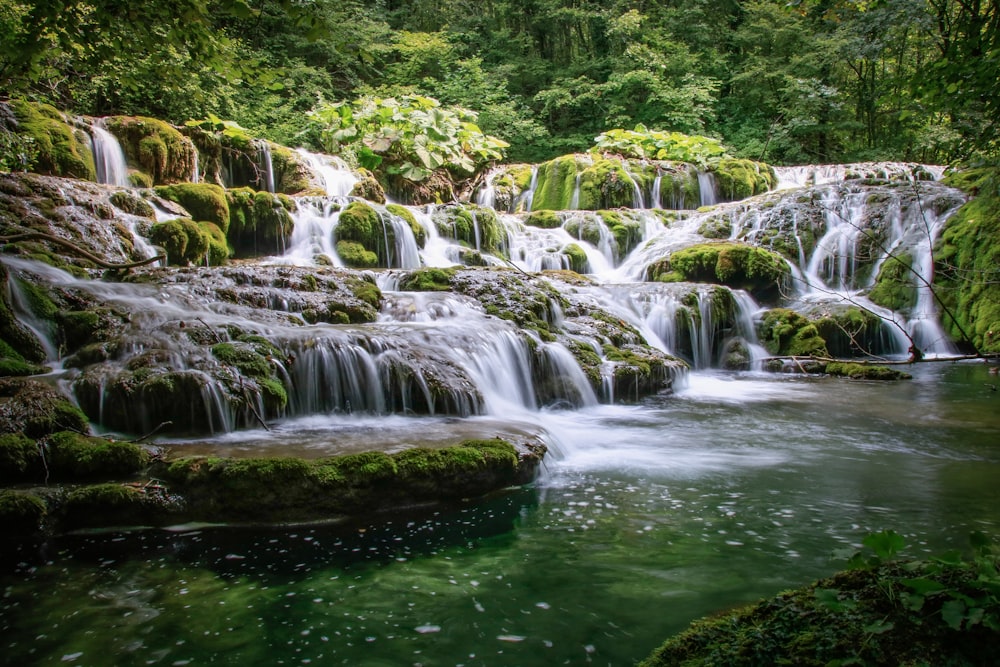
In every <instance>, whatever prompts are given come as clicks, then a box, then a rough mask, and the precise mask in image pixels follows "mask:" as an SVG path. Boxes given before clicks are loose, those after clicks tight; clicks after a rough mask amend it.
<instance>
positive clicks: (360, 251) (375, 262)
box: [337, 240, 380, 269]
mask: <svg viewBox="0 0 1000 667" xmlns="http://www.w3.org/2000/svg"><path fill="white" fill-rule="evenodd" d="M337 256H339V257H340V260H341V261H342V262H343V263H344V265H345V266H349V267H351V268H354V269H375V268H378V267H379V265H380V262H379V259H378V255H377V254H376V253H374V252H372V251H371V250H368V249H367V248H365V246H363V245H362V244H361V243H358V242H357V241H346V240H340V241H337Z"/></svg>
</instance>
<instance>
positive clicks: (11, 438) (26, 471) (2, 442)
mask: <svg viewBox="0 0 1000 667" xmlns="http://www.w3.org/2000/svg"><path fill="white" fill-rule="evenodd" d="M44 471H45V463H44V461H43V460H42V450H41V448H40V447H39V445H38V443H37V442H35V441H34V440H32V439H31V438H28V437H27V436H25V435H24V434H22V433H3V434H0V482H5V483H12V482H13V483H17V482H24V481H28V480H36V479H41V478H42V477H43V476H44Z"/></svg>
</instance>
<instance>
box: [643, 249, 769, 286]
mask: <svg viewBox="0 0 1000 667" xmlns="http://www.w3.org/2000/svg"><path fill="white" fill-rule="evenodd" d="M647 274H648V278H649V279H650V280H659V281H663V282H680V281H688V282H710V283H718V284H721V285H726V286H728V287H732V288H734V289H745V290H747V291H749V292H752V293H754V294H755V295H756V296H758V297H760V298H766V297H768V296H774V295H776V294H778V293H779V292H780V290H781V287H782V285H783V283H784V282H785V280H786V279H787V277H788V275H789V268H788V265H787V263H786V262H785V260H784V259H782V257H781V256H780V255H778V254H777V253H774V252H771V251H769V250H764V249H763V248H757V247H754V246H751V245H746V244H742V243H728V242H721V243H720V242H715V243H702V244H698V245H693V246H689V247H687V248H682V249H680V250H677V251H675V252H674V253H672V254H671V255H670V256H669V258H667V260H666V261H665V262H657V263H654V264H652V265H651V266H650V267H649V269H648V271H647Z"/></svg>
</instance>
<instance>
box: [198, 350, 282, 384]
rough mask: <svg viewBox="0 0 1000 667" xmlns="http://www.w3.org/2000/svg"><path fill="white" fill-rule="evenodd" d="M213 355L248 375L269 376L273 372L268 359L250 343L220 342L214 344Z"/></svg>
mask: <svg viewBox="0 0 1000 667" xmlns="http://www.w3.org/2000/svg"><path fill="white" fill-rule="evenodd" d="M212 355H213V356H214V357H215V358H216V359H218V360H219V361H220V362H222V363H224V364H227V365H229V366H233V367H235V368H236V369H237V370H239V371H240V373H242V374H243V375H246V376H247V377H252V378H268V377H270V376H271V373H272V372H273V369H272V368H271V364H270V363H268V361H267V359H266V358H265V357H264V356H263V355H262V354H260V353H259V352H258V351H257V350H256V349H254V346H253V345H251V344H248V343H239V342H237V343H219V344H217V345H213V346H212Z"/></svg>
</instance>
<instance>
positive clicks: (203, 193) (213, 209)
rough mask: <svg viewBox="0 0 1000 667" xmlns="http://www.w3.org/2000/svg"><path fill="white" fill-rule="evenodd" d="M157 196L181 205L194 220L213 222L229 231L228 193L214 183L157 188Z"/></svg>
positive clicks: (180, 184)
mask: <svg viewBox="0 0 1000 667" xmlns="http://www.w3.org/2000/svg"><path fill="white" fill-rule="evenodd" d="M156 194H157V195H159V196H161V197H163V198H164V199H169V200H170V201H172V202H175V203H177V204H180V205H181V206H183V207H184V210H186V211H187V212H188V213H190V214H191V219H192V220H198V221H199V222H202V221H204V222H212V223H215V224H216V225H218V226H219V228H220V229H221V230H222V231H223V232H225V231H227V230H228V229H229V203H228V201H227V199H226V192H225V190H223V189H222V188H221V187H219V186H218V185H215V184H214V183H179V184H177V185H163V186H160V187H158V188H156Z"/></svg>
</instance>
